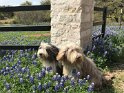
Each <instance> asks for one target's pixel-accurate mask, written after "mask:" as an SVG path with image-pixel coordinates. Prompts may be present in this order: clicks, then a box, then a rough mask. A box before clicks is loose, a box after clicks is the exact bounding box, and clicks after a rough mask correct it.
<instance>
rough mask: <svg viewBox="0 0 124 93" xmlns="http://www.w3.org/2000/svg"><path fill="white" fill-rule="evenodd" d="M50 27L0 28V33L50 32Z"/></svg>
mask: <svg viewBox="0 0 124 93" xmlns="http://www.w3.org/2000/svg"><path fill="white" fill-rule="evenodd" d="M50 29H51V26H16V27H9V26H5V27H0V32H3V31H6V32H9V31H50Z"/></svg>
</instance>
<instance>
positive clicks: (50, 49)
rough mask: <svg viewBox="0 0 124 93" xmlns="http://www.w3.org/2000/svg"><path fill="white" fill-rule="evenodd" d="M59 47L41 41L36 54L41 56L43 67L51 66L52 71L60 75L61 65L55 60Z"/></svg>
mask: <svg viewBox="0 0 124 93" xmlns="http://www.w3.org/2000/svg"><path fill="white" fill-rule="evenodd" d="M58 52H59V49H58V48H57V47H56V46H54V45H52V44H49V43H44V42H41V44H40V46H39V49H38V52H37V55H38V57H39V58H41V60H42V61H41V62H42V64H43V66H44V67H52V71H53V72H54V73H59V74H60V75H62V69H63V68H62V65H61V63H59V62H58V61H57V60H56V56H57V54H58Z"/></svg>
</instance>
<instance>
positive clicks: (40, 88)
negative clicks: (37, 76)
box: [37, 82, 42, 91]
mask: <svg viewBox="0 0 124 93" xmlns="http://www.w3.org/2000/svg"><path fill="white" fill-rule="evenodd" d="M37 89H38V90H39V91H41V90H42V84H41V83H40V82H39V83H38V86H37Z"/></svg>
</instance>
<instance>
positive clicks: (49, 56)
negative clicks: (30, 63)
mask: <svg viewBox="0 0 124 93" xmlns="http://www.w3.org/2000/svg"><path fill="white" fill-rule="evenodd" d="M58 52H59V49H58V48H57V47H56V46H54V45H51V44H48V43H44V42H41V44H40V46H39V49H38V52H37V55H38V57H40V58H42V59H43V60H48V61H55V60H56V56H57V54H58Z"/></svg>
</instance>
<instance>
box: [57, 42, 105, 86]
mask: <svg viewBox="0 0 124 93" xmlns="http://www.w3.org/2000/svg"><path fill="white" fill-rule="evenodd" d="M57 60H58V61H60V62H62V65H63V75H68V76H72V77H74V76H73V72H74V70H76V72H80V78H84V77H86V76H87V75H90V82H94V84H95V87H101V86H102V84H103V81H104V76H103V74H102V73H101V71H99V70H98V68H97V67H96V65H95V63H94V62H93V61H92V60H91V59H89V58H88V57H86V56H85V55H84V54H83V52H82V49H81V48H80V47H79V46H77V45H75V44H68V45H66V46H65V47H63V48H61V49H60V51H59V53H58V55H57Z"/></svg>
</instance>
